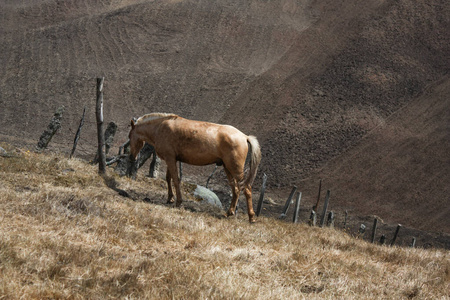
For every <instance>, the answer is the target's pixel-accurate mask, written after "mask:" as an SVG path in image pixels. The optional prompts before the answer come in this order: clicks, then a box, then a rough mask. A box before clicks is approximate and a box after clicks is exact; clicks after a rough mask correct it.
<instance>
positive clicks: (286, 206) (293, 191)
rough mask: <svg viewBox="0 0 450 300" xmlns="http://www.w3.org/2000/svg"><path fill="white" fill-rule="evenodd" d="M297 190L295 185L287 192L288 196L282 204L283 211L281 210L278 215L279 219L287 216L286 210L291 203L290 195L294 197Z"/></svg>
mask: <svg viewBox="0 0 450 300" xmlns="http://www.w3.org/2000/svg"><path fill="white" fill-rule="evenodd" d="M296 191H297V186H295V185H294V186H293V187H292V190H291V193H290V194H289V197H288V198H287V200H286V203H285V204H284V207H283V211H282V212H281V215H280V216H279V217H278V218H279V219H284V218H286V216H287V211H288V209H289V206H290V205H291V201H292V197H294V194H295V192H296Z"/></svg>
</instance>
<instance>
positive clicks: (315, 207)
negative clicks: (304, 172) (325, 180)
mask: <svg viewBox="0 0 450 300" xmlns="http://www.w3.org/2000/svg"><path fill="white" fill-rule="evenodd" d="M321 190H322V179H320V181H319V194H318V195H317V202H316V205H314V206H313V210H314V211H316V210H317V209H318V208H319V201H320V191H321Z"/></svg>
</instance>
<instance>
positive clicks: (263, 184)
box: [256, 173, 267, 217]
mask: <svg viewBox="0 0 450 300" xmlns="http://www.w3.org/2000/svg"><path fill="white" fill-rule="evenodd" d="M266 182H267V175H266V173H264V175H263V183H262V186H261V192H260V193H259V201H258V207H257V208H256V216H257V217H259V215H260V214H261V210H262V205H263V201H264V192H265V191H266Z"/></svg>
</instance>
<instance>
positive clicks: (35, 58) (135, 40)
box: [0, 0, 450, 232]
mask: <svg viewBox="0 0 450 300" xmlns="http://www.w3.org/2000/svg"><path fill="white" fill-rule="evenodd" d="M449 7H450V5H449V4H448V1H445V0H431V1H425V0H419V1H413V0H401V1H389V0H388V1H375V0H370V1H349V0H345V1H344V0H342V1H326V0H319V1H307V0H304V1H293V0H292V1H275V2H272V1H269V2H266V1H231V0H229V1H200V2H198V1H157V2H153V1H146V0H135V1H133V0H127V1H126V0H122V1H120V0H115V1H113V0H104V1H100V0H96V1H86V0H85V1H78V0H67V1H56V0H54V1H53V0H40V1H31V0H28V1H7V0H1V1H0V8H1V9H0V22H1V24H0V25H1V26H0V33H1V37H0V38H1V43H0V58H1V65H2V69H1V71H0V136H1V139H2V140H4V141H8V142H13V143H15V144H19V145H23V144H27V145H34V144H35V143H36V142H37V139H38V137H39V135H40V133H41V132H42V130H43V129H44V128H45V126H46V125H47V122H48V120H49V119H50V117H51V115H52V114H53V112H54V111H55V110H56V108H57V107H59V106H60V105H65V107H66V111H65V115H64V120H63V128H62V130H61V132H60V134H59V135H58V136H57V137H56V138H55V139H54V141H53V143H52V146H51V147H52V148H53V149H58V150H63V151H68V149H69V148H70V147H71V142H72V140H73V135H74V133H75V130H76V126H77V125H78V122H79V118H80V116H81V112H82V110H83V107H84V106H86V107H87V109H88V114H87V122H86V125H85V128H84V131H83V134H82V139H81V141H80V146H79V147H80V148H79V149H80V150H79V155H83V156H85V157H91V156H92V153H93V151H94V148H95V141H96V137H95V130H96V128H95V126H94V102H95V78H96V77H99V76H105V118H106V120H107V121H115V122H117V124H118V126H119V132H118V135H117V138H116V144H117V145H119V144H120V143H122V142H124V141H125V140H126V137H127V132H128V128H127V126H128V124H129V120H130V118H131V117H133V116H139V115H142V114H144V113H147V112H153V111H163V112H173V113H177V114H180V115H182V116H184V117H188V118H195V119H199V120H207V121H212V122H220V123H227V124H231V125H234V126H236V127H238V128H239V129H241V130H242V131H244V132H245V133H247V134H253V135H256V136H258V138H259V140H260V142H261V145H262V149H263V164H262V166H261V173H262V172H265V173H267V174H268V175H269V184H270V186H271V187H272V188H275V187H287V188H288V187H289V186H290V185H292V184H297V185H304V188H305V189H306V190H310V191H311V193H310V196H309V200H310V201H312V198H313V197H314V196H313V192H312V186H313V184H312V183H311V184H309V185H308V184H307V183H306V182H307V179H308V178H309V179H311V180H312V181H314V182H316V180H315V179H317V178H319V177H326V178H327V180H326V183H327V185H328V187H330V188H333V191H335V192H333V195H334V194H336V195H339V196H338V197H337V198H338V199H339V200H337V201H338V203H340V204H342V205H344V206H351V207H352V209H354V211H355V212H356V213H364V214H381V213H383V214H384V215H383V217H384V218H385V219H390V220H392V222H400V221H402V222H403V220H405V222H406V223H408V222H409V221H410V220H412V219H413V218H414V219H415V220H414V222H412V221H411V222H410V223H411V224H412V223H414V226H417V227H419V228H421V229H427V230H442V231H445V232H449V230H450V228H449V224H448V220H447V219H448V218H446V217H445V215H446V214H445V213H444V212H448V196H446V195H447V194H448V193H446V191H448V182H450V178H449V176H450V175H449V172H448V168H449V167H448V166H449V162H448V155H446V153H448V152H449V144H448V140H449V135H448V132H449V120H450V118H449V113H448V107H449V103H448V100H447V99H448V96H447V95H448V87H447V86H448V78H447V77H446V76H448V71H449V61H450V57H449V55H450V49H449V48H450V39H449V35H450V33H449V31H448V28H450V24H449V23H450V11H449ZM438 108H439V109H438ZM397 118H398V119H397ZM399 128H400V129H399ZM401 128H406V130H408V131H410V132H412V134H410V136H408V135H407V134H406V133H404V132H403V133H399V132H398V131H399V130H402V129H401ZM411 128H414V129H411ZM376 149H380V150H379V151H377V150H376ZM413 153H415V154H413ZM408 155H409V156H408ZM407 156H408V157H410V158H411V159H404V158H405V157H407ZM400 158H402V159H400ZM392 166H393V167H392ZM413 167H414V170H415V171H412V168H413ZM321 172H325V173H321ZM330 174H331V175H330ZM361 174H364V175H361ZM393 179H395V180H393ZM344 180H345V182H347V183H351V184H343V183H342V182H343V181H344ZM312 181H311V182H312ZM394 187H395V188H394ZM301 188H302V187H301ZM305 196H306V199H307V200H308V196H307V195H305ZM361 199H364V201H365V204H364V203H362V200H361ZM349 203H351V204H349ZM392 203H398V205H396V206H393V204H392ZM439 203H440V204H442V206H444V208H442V206H438V205H437V204H439ZM380 207H384V208H386V209H383V210H381V212H380ZM388 208H392V209H388ZM425 208H426V212H427V213H423V212H424V209H425ZM375 209H376V211H374V210H375ZM400 211H401V214H400ZM386 214H387V215H386ZM430 216H431V218H432V220H431V221H430ZM439 222H444V224H445V227H444V228H440V229H439V228H437V225H436V224H438V223H439Z"/></svg>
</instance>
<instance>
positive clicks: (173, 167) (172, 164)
mask: <svg viewBox="0 0 450 300" xmlns="http://www.w3.org/2000/svg"><path fill="white" fill-rule="evenodd" d="M167 171H168V173H169V174H170V175H171V176H170V177H171V178H172V180H173V185H174V186H175V192H176V193H177V202H176V206H180V205H181V202H183V199H182V198H181V190H180V179H179V178H178V170H177V162H176V161H175V160H174V161H167ZM170 193H171V190H169V196H170ZM172 198H173V192H172ZM172 202H173V201H172Z"/></svg>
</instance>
